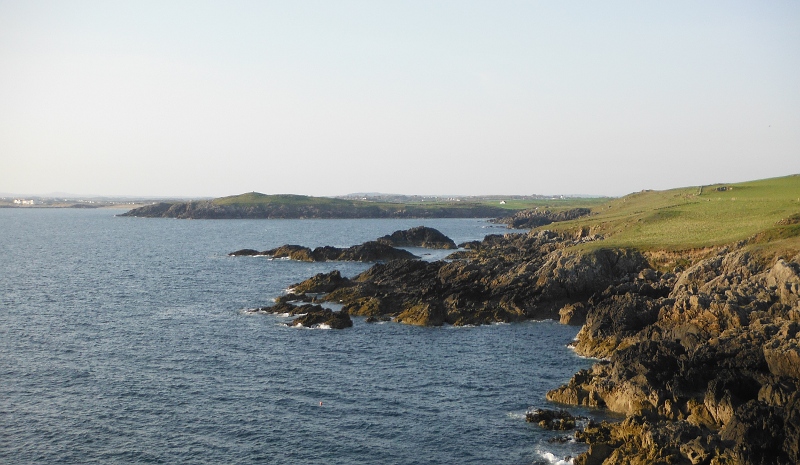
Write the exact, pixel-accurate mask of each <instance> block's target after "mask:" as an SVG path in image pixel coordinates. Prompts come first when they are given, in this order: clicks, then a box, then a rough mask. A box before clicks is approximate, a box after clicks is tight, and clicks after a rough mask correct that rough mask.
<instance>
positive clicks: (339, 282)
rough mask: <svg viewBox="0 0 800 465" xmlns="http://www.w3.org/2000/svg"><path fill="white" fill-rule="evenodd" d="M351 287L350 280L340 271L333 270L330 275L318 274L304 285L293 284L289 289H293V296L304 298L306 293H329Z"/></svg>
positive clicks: (303, 283) (304, 282)
mask: <svg viewBox="0 0 800 465" xmlns="http://www.w3.org/2000/svg"><path fill="white" fill-rule="evenodd" d="M349 285H350V280H349V279H347V278H345V277H343V276H342V274H341V273H340V272H339V270H333V271H331V272H330V273H318V274H316V275H314V276H313V277H311V278H308V279H306V280H305V281H303V282H302V283H297V284H292V285H291V286H289V289H291V292H292V295H301V296H302V295H304V294H306V293H311V294H319V293H328V292H332V291H333V290H335V289H337V288H340V287H346V286H349Z"/></svg>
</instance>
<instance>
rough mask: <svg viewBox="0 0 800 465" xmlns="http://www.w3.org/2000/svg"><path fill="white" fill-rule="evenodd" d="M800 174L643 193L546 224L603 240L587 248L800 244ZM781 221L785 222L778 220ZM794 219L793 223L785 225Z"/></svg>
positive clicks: (675, 247)
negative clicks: (575, 217)
mask: <svg viewBox="0 0 800 465" xmlns="http://www.w3.org/2000/svg"><path fill="white" fill-rule="evenodd" d="M798 214H800V175H793V176H786V177H781V178H773V179H764V180H760V181H751V182H744V183H738V184H718V185H712V186H703V187H702V188H701V187H687V188H681V189H672V190H667V191H643V192H637V193H635V194H630V195H627V196H625V197H622V198H619V199H614V200H612V201H609V202H606V203H605V204H603V205H600V206H597V207H594V208H593V215H592V216H590V217H588V218H581V219H578V220H574V221H570V222H564V223H558V224H553V225H550V229H559V230H569V229H577V228H579V227H589V228H590V230H591V232H592V233H593V234H594V233H598V234H602V235H604V236H605V237H606V240H604V241H601V242H597V243H593V244H591V245H589V246H588V247H601V246H602V247H634V248H638V249H641V250H653V249H662V250H684V249H692V248H702V247H711V246H718V245H724V244H731V243H735V242H737V241H741V240H744V239H754V240H752V241H751V242H752V243H754V244H765V243H775V242H782V244H783V245H784V246H790V247H793V246H797V245H798V244H800V240H798V238H799V237H800V236H799V235H800V225H798V224H797V223H796V222H795V221H797V218H798V217H795V219H794V220H787V219H789V218H791V217H792V216H793V215H798ZM781 220H784V223H787V224H778V223H779V222H780V221H781ZM789 223H793V224H789Z"/></svg>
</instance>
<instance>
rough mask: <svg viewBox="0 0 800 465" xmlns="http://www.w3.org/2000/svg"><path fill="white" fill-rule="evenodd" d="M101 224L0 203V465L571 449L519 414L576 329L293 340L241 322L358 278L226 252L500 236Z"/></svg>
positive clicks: (535, 398)
mask: <svg viewBox="0 0 800 465" xmlns="http://www.w3.org/2000/svg"><path fill="white" fill-rule="evenodd" d="M115 213H120V211H116V210H99V209H98V210H70V209H0V230H1V231H2V234H0V289H2V294H0V354H2V355H1V356H0V462H3V463H209V464H211V463H303V464H365V463H375V464H378V463H380V464H393V463H394V464H455V463H458V464H531V463H548V462H552V461H553V459H552V457H556V458H563V457H564V456H565V455H569V454H574V453H575V452H576V451H579V450H580V446H579V445H574V444H570V443H567V444H564V445H556V444H550V443H548V442H547V439H548V438H550V437H553V436H554V434H552V433H547V432H543V431H540V430H539V429H538V428H537V427H535V426H531V425H528V424H526V423H525V421H524V413H525V411H526V410H527V409H528V408H530V407H532V406H545V404H546V402H545V400H544V394H545V392H546V391H547V390H548V389H552V388H554V387H557V386H558V385H559V384H561V383H563V382H565V381H567V380H568V379H569V378H570V376H572V374H573V373H574V372H575V371H577V370H578V369H580V368H585V367H587V366H588V365H589V364H590V363H591V362H590V361H588V360H584V359H580V358H578V357H576V356H575V355H574V354H573V353H572V352H570V351H569V350H568V349H567V348H566V347H565V346H566V344H567V343H568V342H569V341H570V340H572V339H573V337H574V336H575V333H576V329H575V328H572V327H567V326H561V325H558V324H556V323H554V322H528V323H522V324H505V325H490V326H483V327H466V328H456V327H450V326H444V327H440V328H418V327H411V326H406V325H400V324H394V323H385V324H367V323H365V322H364V320H363V319H359V318H356V319H355V325H354V327H353V328H350V329H346V330H341V331H334V330H301V329H297V328H291V327H287V326H285V325H284V324H283V323H284V322H285V321H286V319H283V318H280V317H276V316H267V315H254V314H249V313H248V312H247V311H246V310H247V309H249V308H253V307H256V306H262V305H268V304H270V303H271V300H272V299H273V298H274V297H276V296H278V295H280V294H281V293H282V292H283V290H284V289H286V288H287V287H288V286H289V285H291V284H292V283H295V282H298V281H301V280H303V279H305V278H307V277H309V276H312V275H313V274H315V273H319V272H327V271H330V270H333V269H339V270H341V271H342V273H343V274H345V275H347V276H353V275H355V274H357V273H358V272H360V271H363V270H364V269H366V268H367V267H368V265H366V264H359V263H297V262H291V261H286V260H268V259H266V258H263V257H261V258H254V257H228V256H227V253H228V252H230V251H233V250H237V249H241V248H255V249H260V250H264V249H268V248H271V247H275V246H278V245H281V244H284V243H293V244H302V245H307V246H311V247H314V246H320V245H334V246H339V247H344V246H350V245H354V244H358V243H361V242H364V241H366V240H370V239H374V238H376V237H379V236H382V235H384V234H389V233H391V232H393V231H395V230H398V229H405V228H409V227H412V226H417V225H420V224H425V225H427V226H431V227H435V228H438V229H439V230H441V231H442V232H444V233H445V234H447V235H449V236H450V237H452V238H453V239H454V240H456V242H461V241H465V240H472V239H480V238H482V237H483V236H484V235H485V234H488V233H505V232H506V230H504V229H496V228H493V227H492V226H491V225H490V224H488V223H486V222H485V221H482V220H472V219H469V220H464V219H455V220H454V219H448V220H209V221H189V220H170V219H139V218H119V217H115V216H114V214H115ZM415 252H418V250H415ZM438 257H439V256H438V255H436V254H435V253H434V255H431V256H429V257H427V258H429V259H430V258H438Z"/></svg>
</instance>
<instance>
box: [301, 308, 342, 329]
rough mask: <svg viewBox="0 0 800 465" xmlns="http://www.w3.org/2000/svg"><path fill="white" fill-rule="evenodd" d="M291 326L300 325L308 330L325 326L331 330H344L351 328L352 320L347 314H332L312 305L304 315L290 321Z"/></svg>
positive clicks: (329, 310)
mask: <svg viewBox="0 0 800 465" xmlns="http://www.w3.org/2000/svg"><path fill="white" fill-rule="evenodd" d="M292 325H293V326H297V325H301V326H305V327H308V328H311V327H314V326H323V325H326V326H329V327H330V328H331V329H344V328H350V327H351V326H353V320H352V319H350V315H348V314H347V312H334V311H333V310H331V309H329V308H322V307H321V306H319V305H314V306H313V307H312V308H309V309H307V311H306V314H305V315H303V316H301V317H299V318H296V319H294V320H292Z"/></svg>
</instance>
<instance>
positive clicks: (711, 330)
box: [277, 177, 800, 465]
mask: <svg viewBox="0 0 800 465" xmlns="http://www.w3.org/2000/svg"><path fill="white" fill-rule="evenodd" d="M798 181H800V178H798V177H788V178H778V179H776V180H766V181H761V182H753V183H750V184H742V185H736V186H735V187H731V186H725V187H726V188H725V189H724V190H720V189H707V190H705V191H704V190H703V189H699V191H698V190H697V189H694V188H687V189H682V190H676V191H674V192H673V191H667V192H666V193H653V192H652V191H643V192H641V193H636V194H632V195H631V196H628V197H626V198H622V199H620V200H619V201H618V202H612V203H610V204H609V205H607V206H604V207H603V209H602V212H601V213H598V212H593V213H592V215H590V216H586V217H584V216H583V213H582V212H577V213H575V214H576V215H577V214H578V213H580V215H581V218H584V219H579V220H577V221H571V222H570V221H569V220H567V221H566V222H565V223H563V224H565V225H566V226H564V227H562V226H559V224H562V222H556V223H555V224H553V226H548V227H550V228H551V229H550V230H544V229H542V228H538V229H534V230H532V231H530V232H529V233H526V234H506V235H490V236H486V237H485V238H484V239H483V240H481V241H473V242H469V243H464V244H461V245H460V246H461V248H462V249H463V250H459V251H456V252H454V253H453V254H451V255H450V256H449V257H448V259H447V260H443V261H436V262H425V261H419V260H392V261H387V262H385V263H378V264H376V265H374V266H372V267H371V268H370V269H368V270H366V271H364V272H363V273H361V274H359V275H356V276H353V277H351V278H347V277H343V276H341V274H340V273H339V272H336V271H334V272H331V273H323V274H318V275H316V276H313V277H312V278H309V279H307V280H305V281H303V282H300V283H297V284H295V285H293V286H292V290H291V294H289V295H287V296H284V297H282V298H279V299H278V304H277V305H284V304H285V303H286V302H288V301H296V302H303V305H314V304H320V303H322V304H324V303H326V302H335V303H337V304H340V305H342V311H341V312H340V313H342V314H347V315H362V316H365V317H368V321H378V320H392V321H395V322H398V323H405V324H412V325H423V326H438V325H443V324H452V325H480V324H488V323H494V322H513V321H519V320H523V319H548V318H552V319H558V320H559V321H560V322H561V323H563V324H571V325H579V326H581V329H580V331H579V333H578V335H577V337H576V340H575V341H574V343H573V348H574V350H575V351H576V353H578V354H579V355H583V356H587V357H594V358H597V359H598V361H597V362H596V363H595V364H594V365H593V366H592V368H591V369H588V370H582V371H580V372H578V373H576V374H575V375H574V376H573V378H572V379H571V380H569V381H568V382H567V383H566V384H564V385H563V386H561V387H559V388H557V389H554V390H552V391H550V392H549V393H548V394H547V399H548V400H550V401H552V402H555V403H559V404H562V405H565V406H568V405H574V406H585V407H591V408H598V409H606V410H608V411H611V412H616V413H618V414H621V415H623V416H624V420H621V421H618V422H610V421H602V422H595V421H592V420H589V421H586V422H583V421H581V422H576V421H574V418H573V417H571V416H570V415H569V414H568V412H563V413H562V411H561V410H556V411H539V412H531V415H529V416H528V420H529V421H531V422H533V423H537V424H541V425H542V426H543V427H545V428H548V429H554V430H559V431H565V430H569V429H571V428H572V427H573V426H578V430H577V431H576V432H575V433H574V438H575V439H576V440H578V441H582V442H585V443H587V444H588V451H587V452H586V453H584V454H582V455H580V456H579V457H577V458H575V459H574V463H575V464H579V465H589V464H591V465H600V464H604V465H622V464H693V465H723V464H725V465H767V464H778V465H789V464H797V463H800V393H799V392H798V391H800V253H798V252H800V240H798V238H800V220H797V218H798V217H799V216H798V214H797V213H796V212H797V210H798V209H800V182H798ZM748 189H749V191H748ZM704 192H705V193H704ZM732 192H735V193H736V194H735V195H736V197H734V194H733V193H732ZM748 192H750V194H748ZM748 195H750V199H751V200H750V202H751V203H750V205H748V204H746V203H745V202H747V201H748V197H747V196H748ZM712 196H713V197H712ZM725 196H728V197H725ZM776 198H777V200H776ZM795 198H796V199H797V200H795ZM712 202H716V203H712ZM737 202H738V203H737ZM770 202H771V203H770ZM767 205H772V207H770V208H767V207H766V206H767ZM751 206H752V207H751ZM748 208H749V209H748ZM603 212H607V213H603ZM765 212H766V213H765ZM787 213H788V214H787ZM533 217H534V218H537V217H536V216H533ZM745 220H746V221H745ZM536 221H539V220H536ZM512 224H513V222H512ZM517 224H521V223H517ZM551 224H552V223H551ZM744 233H748V234H749V236H744V237H742V236H743V235H744ZM737 236H738V239H736V240H734V241H724V240H721V239H720V238H721V237H732V238H736V237H737ZM609 238H610V239H609ZM659 243H663V244H664V246H663V247H659V246H658V244H659ZM620 244H629V245H627V246H625V245H622V246H621V245H620ZM281 308H282V307H281Z"/></svg>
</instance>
